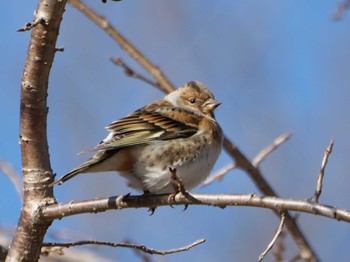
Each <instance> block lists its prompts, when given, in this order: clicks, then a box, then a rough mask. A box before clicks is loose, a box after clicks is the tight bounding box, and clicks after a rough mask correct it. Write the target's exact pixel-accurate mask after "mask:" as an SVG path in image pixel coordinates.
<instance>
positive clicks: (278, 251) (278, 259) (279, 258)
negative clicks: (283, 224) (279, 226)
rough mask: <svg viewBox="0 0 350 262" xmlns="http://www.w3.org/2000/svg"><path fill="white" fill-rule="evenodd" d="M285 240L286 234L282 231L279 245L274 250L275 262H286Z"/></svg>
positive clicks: (278, 241)
mask: <svg viewBox="0 0 350 262" xmlns="http://www.w3.org/2000/svg"><path fill="white" fill-rule="evenodd" d="M285 239H286V232H285V231H283V230H282V232H281V234H280V236H279V238H278V240H277V243H276V245H275V248H274V249H273V255H274V260H273V261H274V262H283V261H285V260H284V259H283V253H284V250H285V243H284V242H285Z"/></svg>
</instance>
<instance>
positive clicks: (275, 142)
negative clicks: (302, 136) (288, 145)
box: [252, 132, 293, 167]
mask: <svg viewBox="0 0 350 262" xmlns="http://www.w3.org/2000/svg"><path fill="white" fill-rule="evenodd" d="M292 135H293V133H292V132H289V133H286V134H282V135H280V136H278V137H276V138H275V140H273V142H272V144H270V145H268V146H267V147H265V148H263V149H262V150H261V151H260V152H259V153H258V154H257V155H256V156H255V157H254V159H253V161H252V164H253V166H255V167H258V166H259V164H260V163H261V162H262V161H263V160H264V159H265V158H266V157H267V156H268V155H269V154H271V153H272V152H273V151H275V150H276V149H277V148H278V147H279V146H280V145H281V144H283V143H284V142H286V141H287V140H288V139H289V138H290V137H291V136H292Z"/></svg>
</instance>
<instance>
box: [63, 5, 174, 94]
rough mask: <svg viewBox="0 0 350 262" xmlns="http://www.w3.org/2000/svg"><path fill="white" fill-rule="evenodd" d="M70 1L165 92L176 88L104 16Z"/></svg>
mask: <svg viewBox="0 0 350 262" xmlns="http://www.w3.org/2000/svg"><path fill="white" fill-rule="evenodd" d="M68 2H69V3H70V4H71V5H72V6H74V7H75V8H77V9H78V10H79V11H81V12H82V13H84V14H85V15H86V16H87V17H89V18H90V19H91V20H92V21H94V22H95V23H96V24H97V25H98V26H100V27H101V28H102V29H103V30H104V31H105V32H106V33H107V34H108V35H109V36H111V37H112V38H113V39H114V40H115V41H116V42H117V43H118V44H119V45H120V47H121V48H123V49H124V50H125V52H126V53H128V54H129V55H130V56H131V57H132V58H133V59H135V60H136V61H137V62H138V63H139V64H140V65H141V66H143V67H144V68H145V69H146V70H147V71H148V72H149V73H150V74H151V75H152V76H153V77H154V79H157V82H158V84H159V88H162V89H163V90H164V91H165V92H172V91H174V90H175V88H174V86H173V84H171V83H170V81H169V80H168V79H167V78H166V77H165V76H164V75H163V72H162V71H161V70H160V69H159V67H157V66H155V65H153V64H152V63H151V62H150V61H149V60H148V59H147V58H146V57H145V56H144V55H143V54H141V52H140V51H139V50H138V49H137V48H136V47H135V46H133V45H132V44H130V42H129V41H128V40H127V39H126V38H125V37H124V36H123V35H122V34H121V33H120V32H118V31H117V30H116V28H114V27H113V26H111V24H110V23H109V22H108V21H107V20H106V19H105V18H104V17H103V16H100V15H98V14H97V13H96V12H94V11H93V10H92V9H90V8H89V7H88V6H87V5H85V4H84V3H83V2H81V1H80V0H69V1H68Z"/></svg>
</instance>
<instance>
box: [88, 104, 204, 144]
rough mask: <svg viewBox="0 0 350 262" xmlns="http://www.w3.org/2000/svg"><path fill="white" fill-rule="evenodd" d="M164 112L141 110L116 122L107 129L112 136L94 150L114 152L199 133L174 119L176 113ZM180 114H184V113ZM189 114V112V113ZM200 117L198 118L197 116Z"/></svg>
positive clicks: (193, 127) (188, 125) (194, 127)
mask: <svg viewBox="0 0 350 262" xmlns="http://www.w3.org/2000/svg"><path fill="white" fill-rule="evenodd" d="M175 110H176V108H175V109H172V110H171V112H172V113H171V114H166V113H167V112H168V111H169V110H163V111H162V112H155V111H151V112H149V111H146V110H143V109H140V110H138V111H135V112H134V113H132V114H131V115H129V116H127V117H125V118H122V119H120V120H117V121H114V122H113V123H111V124H110V125H108V126H107V127H106V129H107V130H108V131H110V132H111V133H110V135H109V136H108V137H107V138H106V139H104V140H103V141H102V142H101V143H100V144H99V145H97V146H96V147H95V148H94V149H93V150H114V149H118V148H123V147H127V146H136V145H143V144H149V143H152V142H155V141H162V140H169V139H178V138H187V137H190V136H192V135H194V134H195V133H196V132H197V131H198V127H197V126H195V125H193V123H192V124H186V123H184V122H182V121H180V120H179V119H174V117H173V116H174V111H175ZM179 113H183V112H182V111H181V112H180V110H179ZM187 113H189V112H187ZM197 117H198V116H197Z"/></svg>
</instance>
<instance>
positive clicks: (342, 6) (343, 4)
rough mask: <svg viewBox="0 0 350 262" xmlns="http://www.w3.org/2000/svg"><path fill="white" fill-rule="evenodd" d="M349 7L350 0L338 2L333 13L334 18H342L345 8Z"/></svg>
mask: <svg viewBox="0 0 350 262" xmlns="http://www.w3.org/2000/svg"><path fill="white" fill-rule="evenodd" d="M349 7H350V0H344V1H343V2H341V3H340V4H338V7H337V11H336V12H335V13H334V14H333V19H334V20H340V19H342V18H343V16H344V13H345V11H346V9H348V8H349Z"/></svg>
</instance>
